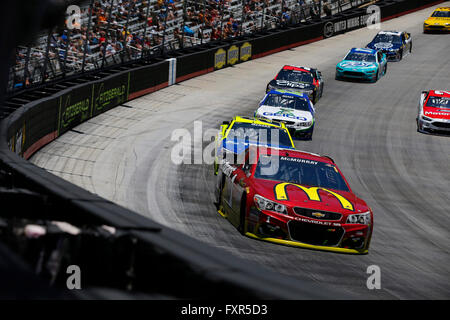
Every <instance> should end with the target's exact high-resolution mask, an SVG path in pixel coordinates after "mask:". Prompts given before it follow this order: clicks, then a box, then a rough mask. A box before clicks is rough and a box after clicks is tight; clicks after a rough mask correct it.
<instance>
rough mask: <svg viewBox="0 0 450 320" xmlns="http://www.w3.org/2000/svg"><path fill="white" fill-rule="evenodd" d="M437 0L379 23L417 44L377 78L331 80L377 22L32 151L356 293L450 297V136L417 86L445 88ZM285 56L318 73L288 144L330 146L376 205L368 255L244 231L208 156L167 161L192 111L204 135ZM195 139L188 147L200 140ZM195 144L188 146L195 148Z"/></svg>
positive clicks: (102, 187)
mask: <svg viewBox="0 0 450 320" xmlns="http://www.w3.org/2000/svg"><path fill="white" fill-rule="evenodd" d="M445 5H447V6H449V5H450V1H448V2H446V3H444V4H441V6H445ZM435 7H437V6H435ZM435 7H433V8H435ZM433 8H428V9H426V10H422V11H418V12H416V13H412V14H409V15H407V16H403V17H400V18H396V19H393V20H390V21H387V22H385V23H383V24H382V26H381V29H383V30H399V31H400V30H406V31H408V32H410V33H411V34H412V37H413V51H412V54H411V55H408V56H406V57H405V58H404V59H403V61H401V62H393V63H389V64H388V70H387V75H386V76H385V77H382V78H381V79H380V80H379V81H378V82H377V83H375V84H368V83H357V82H343V81H336V80H334V72H335V66H336V63H337V62H338V61H340V59H342V57H343V56H344V55H345V54H346V53H347V51H348V50H349V49H350V48H352V47H359V46H362V47H364V46H365V45H366V44H367V43H368V42H369V41H370V40H371V39H372V37H373V36H374V35H375V34H376V33H377V32H378V30H369V29H362V30H357V31H353V32H350V33H347V34H345V35H340V36H337V37H334V38H330V39H326V40H323V41H319V42H316V43H312V44H309V45H306V46H302V47H298V48H295V49H293V50H287V51H283V52H280V53H277V54H274V55H271V56H266V57H264V58H261V59H257V60H253V61H250V62H247V63H243V64H239V65H236V66H235V67H232V68H226V69H223V70H220V71H217V72H213V73H209V74H206V75H203V76H200V77H197V78H194V79H191V80H188V81H185V82H182V83H180V84H177V85H174V86H171V87H168V88H165V89H163V90H160V91H158V92H155V93H152V94H150V95H147V96H144V97H141V98H139V99H136V100H133V101H130V102H128V103H126V104H125V105H124V106H119V107H117V108H115V109H113V110H110V111H109V112H107V113H105V114H102V115H99V116H98V117H96V118H93V119H91V120H89V121H88V122H86V123H84V124H82V125H80V126H78V127H77V128H75V130H72V131H70V132H68V133H66V134H65V135H63V136H62V137H60V138H59V139H58V140H56V141H54V142H53V143H51V144H49V145H48V146H46V147H44V148H43V149H42V150H41V151H40V152H38V153H37V154H36V155H35V156H34V157H33V158H32V159H31V161H32V162H33V163H35V164H36V165H38V166H40V167H43V168H45V169H47V170H49V171H50V172H52V173H54V174H56V175H59V176H61V177H63V178H64V179H67V180H69V181H71V182H73V183H75V184H77V185H79V186H81V187H83V188H85V189H87V190H90V191H91V192H94V193H97V194H99V195H100V196H102V197H105V198H107V199H110V200H112V201H114V202H116V203H118V204H121V205H123V206H125V207H127V208H130V209H132V210H135V211H136V212H138V213H140V214H142V215H145V216H148V217H150V218H152V219H154V220H156V221H158V222H160V223H162V224H164V225H167V226H169V227H171V228H174V229H177V230H179V231H181V232H184V233H186V234H188V235H190V236H192V237H195V238H197V239H199V240H201V241H204V242H206V243H208V244H210V245H212V246H214V247H217V248H220V249H223V250H226V251H229V252H231V253H232V254H234V255H236V256H240V257H243V258H245V259H248V260H251V261H255V262H257V263H258V264H261V265H264V266H265V267H267V268H271V269H274V270H277V271H278V272H281V273H284V274H288V275H291V276H293V277H297V278H300V279H309V280H313V281H317V282H319V283H323V284H328V285H330V286H335V287H337V288H338V289H341V290H342V291H348V292H353V293H356V294H357V295H358V296H359V297H360V298H362V299H450V281H449V279H450V231H449V225H450V205H449V204H450V136H437V135H424V134H420V133H418V132H417V131H416V123H415V118H416V114H417V105H418V100H419V96H420V93H421V91H422V90H426V89H450V77H449V74H450V71H449V70H450V54H449V52H450V35H445V34H444V35H431V34H427V35H424V34H423V33H422V23H423V21H424V19H425V18H426V17H427V16H428V15H429V14H430V13H431V12H432V10H433ZM290 63H291V64H296V65H304V66H314V67H317V68H319V70H321V71H322V73H323V75H324V78H325V81H326V82H325V89H324V95H323V98H322V99H321V100H320V101H319V103H318V104H317V105H316V110H317V122H316V125H315V131H314V136H313V139H312V141H296V146H297V148H298V149H301V150H306V151H311V152H315V153H319V154H324V155H329V156H331V157H332V158H333V159H334V160H335V161H336V163H337V164H338V166H339V167H340V169H341V170H342V171H343V173H344V175H345V176H346V178H347V179H348V181H349V183H350V185H351V187H352V189H353V191H354V192H355V193H356V194H357V195H358V196H359V197H361V198H362V199H364V200H365V201H366V202H367V203H368V204H369V206H371V207H372V209H373V212H374V220H375V224H374V234H373V237H372V242H371V247H370V250H369V254H368V255H363V256H356V255H345V254H336V253H329V252H320V251H313V250H307V249H300V248H291V247H286V246H281V245H276V244H271V243H266V242H261V241H257V240H253V239H250V238H246V237H244V236H242V235H241V234H240V233H239V232H238V231H237V230H236V229H235V228H234V227H232V225H231V224H230V223H229V222H228V221H227V220H225V219H223V218H222V217H221V216H220V215H219V214H218V213H217V211H216V209H215V207H214V205H213V186H214V176H213V174H212V172H213V169H212V165H209V164H181V165H176V164H174V163H173V162H172V161H171V152H172V147H173V146H174V145H175V144H176V143H177V142H178V141H171V136H172V132H173V131H174V130H175V129H182V128H185V129H187V130H189V131H190V132H191V133H193V131H194V121H201V125H202V128H203V132H205V131H207V129H211V128H213V129H217V128H218V127H219V125H220V124H221V123H222V121H224V120H229V119H231V117H233V116H235V115H243V116H252V115H253V112H254V110H255V109H256V107H257V104H258V102H259V100H260V99H261V98H262V97H263V95H264V90H265V87H266V84H267V82H268V81H269V80H270V79H271V78H272V77H273V76H274V75H275V74H276V72H277V71H278V70H279V69H280V68H281V66H282V65H283V64H290ZM210 131H211V130H210ZM192 137H193V140H195V141H193V142H197V143H196V145H198V144H199V142H201V140H202V137H201V135H198V134H196V137H194V135H192ZM207 144H208V141H204V142H203V146H205V145H207ZM201 145H202V144H201V143H200V144H199V146H198V147H196V148H195V149H194V150H193V154H194V152H197V151H200V152H201V148H200V146H201ZM192 158H194V156H192ZM188 159H190V158H188ZM370 265H377V266H379V267H380V268H381V289H380V290H369V289H368V288H367V287H366V280H367V277H368V276H369V275H368V274H367V273H366V270H367V267H368V266H370ZM336 298H339V297H336Z"/></svg>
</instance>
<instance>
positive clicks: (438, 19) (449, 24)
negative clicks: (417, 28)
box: [423, 7, 450, 33]
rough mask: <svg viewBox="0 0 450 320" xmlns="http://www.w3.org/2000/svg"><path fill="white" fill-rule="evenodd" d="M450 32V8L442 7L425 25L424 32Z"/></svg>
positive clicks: (435, 11)
mask: <svg viewBox="0 0 450 320" xmlns="http://www.w3.org/2000/svg"><path fill="white" fill-rule="evenodd" d="M433 31H440V32H442V31H443V32H448V31H450V7H441V8H437V9H436V10H434V12H433V13H432V14H431V16H430V17H429V18H428V19H427V20H425V21H424V23H423V32H424V33H427V32H433Z"/></svg>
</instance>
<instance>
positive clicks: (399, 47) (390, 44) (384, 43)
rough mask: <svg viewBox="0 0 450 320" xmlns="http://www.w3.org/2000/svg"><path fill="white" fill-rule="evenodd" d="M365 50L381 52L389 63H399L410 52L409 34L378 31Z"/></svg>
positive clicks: (410, 40)
mask: <svg viewBox="0 0 450 320" xmlns="http://www.w3.org/2000/svg"><path fill="white" fill-rule="evenodd" d="M367 48H370V49H373V50H380V51H382V52H383V53H385V54H386V56H387V58H388V60H390V61H400V60H402V58H403V57H404V56H405V55H406V54H408V53H411V51H412V39H411V34H410V33H407V32H405V31H403V32H399V31H380V32H378V34H377V35H376V36H375V38H373V40H372V42H370V43H369V44H368V45H367Z"/></svg>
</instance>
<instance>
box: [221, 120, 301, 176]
mask: <svg viewBox="0 0 450 320" xmlns="http://www.w3.org/2000/svg"><path fill="white" fill-rule="evenodd" d="M250 145H257V146H263V147H275V148H283V149H292V150H294V149H295V145H294V142H293V141H292V137H291V135H290V134H289V130H288V129H287V128H286V125H285V124H284V123H283V122H275V121H274V122H272V121H270V120H260V119H256V118H247V117H234V118H233V119H232V120H231V121H224V122H223V123H222V125H221V126H220V129H219V132H218V134H217V137H216V153H215V159H214V174H216V175H217V172H218V170H219V164H220V163H221V160H222V159H224V158H227V161H229V160H230V159H228V157H229V156H230V155H233V157H234V156H238V155H240V154H243V153H244V151H245V150H247V149H248V148H249V146H250Z"/></svg>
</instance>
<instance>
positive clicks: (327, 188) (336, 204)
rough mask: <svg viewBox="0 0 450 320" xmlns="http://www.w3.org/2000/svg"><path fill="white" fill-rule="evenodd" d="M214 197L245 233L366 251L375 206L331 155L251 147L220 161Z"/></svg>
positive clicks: (300, 244) (345, 250)
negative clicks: (236, 159)
mask: <svg viewBox="0 0 450 320" xmlns="http://www.w3.org/2000/svg"><path fill="white" fill-rule="evenodd" d="M215 197H216V205H217V207H218V211H219V213H220V214H221V215H222V216H223V217H225V218H227V219H228V220H229V221H230V222H231V223H232V224H233V225H234V226H235V227H236V228H238V230H240V231H241V232H242V233H243V234H244V235H246V236H249V237H252V238H256V239H260V240H265V241H270V242H275V243H279V244H285V245H290V246H297V247H304V248H310V249H319V250H327V251H334V252H342V253H355V254H366V253H368V249H369V243H370V239H371V235H372V230H373V213H372V210H371V209H370V208H369V207H368V206H367V204H366V203H365V202H364V201H363V200H361V199H359V198H358V197H357V196H356V195H355V194H354V193H353V192H352V190H351V189H350V187H349V185H348V183H347V181H346V180H345V178H344V176H343V175H342V173H341V171H340V170H339V169H338V167H337V166H336V164H335V163H334V161H333V160H332V159H331V158H329V157H325V156H320V155H316V154H312V153H307V152H301V151H295V150H288V149H276V148H268V147H251V148H249V149H248V150H247V153H246V155H245V160H244V161H243V163H242V164H231V163H230V162H226V161H224V162H222V164H221V165H220V168H219V174H218V175H217V187H216V192H215Z"/></svg>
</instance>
